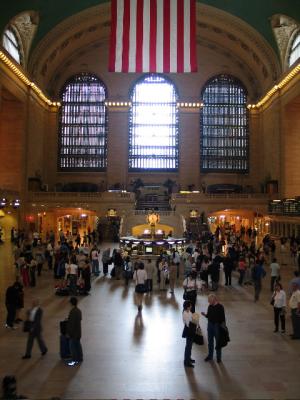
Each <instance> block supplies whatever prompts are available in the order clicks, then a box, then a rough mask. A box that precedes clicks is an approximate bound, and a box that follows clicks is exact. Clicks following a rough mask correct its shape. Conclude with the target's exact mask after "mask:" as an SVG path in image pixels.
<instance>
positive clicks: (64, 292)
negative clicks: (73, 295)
mask: <svg viewBox="0 0 300 400" xmlns="http://www.w3.org/2000/svg"><path fill="white" fill-rule="evenodd" d="M55 294H56V296H69V295H70V290H69V288H68V287H65V288H57V289H55Z"/></svg>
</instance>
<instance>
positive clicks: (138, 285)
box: [135, 283, 147, 293]
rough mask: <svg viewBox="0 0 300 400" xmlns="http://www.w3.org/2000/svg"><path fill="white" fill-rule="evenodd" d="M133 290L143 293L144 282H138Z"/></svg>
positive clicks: (145, 290) (144, 289)
mask: <svg viewBox="0 0 300 400" xmlns="http://www.w3.org/2000/svg"><path fill="white" fill-rule="evenodd" d="M135 292H136V293H145V292H147V288H146V285H145V284H144V283H139V284H137V285H136V287H135Z"/></svg>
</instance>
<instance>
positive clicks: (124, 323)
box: [0, 243, 300, 400]
mask: <svg viewBox="0 0 300 400" xmlns="http://www.w3.org/2000/svg"><path fill="white" fill-rule="evenodd" d="M280 256H281V257H283V261H284V262H285V263H287V265H284V266H283V271H282V276H283V282H284V284H285V286H287V282H288V280H289V279H290V278H291V277H292V271H293V269H294V268H293V265H292V262H291V260H290V258H289V256H288V255H283V256H282V255H280ZM268 269H269V268H268V267H267V270H268ZM13 276H14V270H13V267H12V257H11V246H10V244H9V243H7V244H4V245H1V246H0V290H1V293H0V294H1V305H0V311H1V317H2V321H3V324H2V326H3V328H0V377H3V376H4V375H6V374H14V375H16V377H17V381H18V392H19V393H21V394H24V395H26V396H28V397H29V398H32V399H50V398H51V397H54V396H56V397H60V398H61V399H201V400H202V399H203V400H205V399H210V400H214V399H216V400H217V399H236V400H237V399H253V400H254V399H257V400H258V399H300V378H299V368H300V341H292V340H290V338H289V335H288V334H289V333H290V332H291V322H290V317H289V316H288V321H287V333H286V334H275V333H273V329H274V327H273V313H272V307H271V306H270V304H269V303H270V291H269V280H270V279H269V271H268V276H267V277H266V278H265V282H264V290H263V293H262V296H261V300H260V301H259V302H258V303H254V302H253V288H252V287H240V286H238V285H237V283H236V279H235V280H234V284H233V287H232V288H221V289H220V290H219V292H218V294H219V297H220V300H221V301H222V303H223V304H224V306H225V309H226V315H227V323H228V327H229V330H230V336H231V342H230V343H229V345H228V346H227V347H226V348H225V349H224V352H223V363H222V364H217V363H216V362H211V363H205V362H204V361H203V359H204V358H205V356H206V354H207V341H206V321H205V319H202V320H201V327H202V329H203V332H204V336H205V345H204V346H196V345H194V347H193V358H195V360H196V364H195V368H194V369H185V368H184V367H183V351H184V340H183V339H182V338H181V333H182V321H181V307H182V289H181V288H178V289H176V291H175V296H173V297H172V296H171V295H170V294H169V293H162V292H159V291H158V290H155V292H154V293H153V294H152V295H147V296H146V297H145V305H144V309H143V312H142V317H139V316H138V315H137V310H136V306H135V304H134V288H133V285H131V286H130V287H129V289H125V288H124V286H123V282H122V281H114V280H111V279H110V278H103V277H100V278H98V279H97V280H95V281H94V282H93V289H92V292H91V295H90V296H87V297H84V298H80V304H79V307H80V308H81V310H82V312H83V337H82V345H83V351H84V362H83V363H82V365H80V366H76V367H68V366H66V365H65V364H64V363H63V362H62V361H61V360H60V358H59V333H58V332H59V329H58V324H59V321H60V320H61V319H63V318H65V317H66V316H67V314H68V311H69V308H70V307H69V303H68V298H64V297H56V296H54V291H53V287H54V281H53V279H52V275H51V274H50V273H49V272H48V271H43V276H42V277H41V278H40V279H39V281H38V284H37V287H36V288H29V289H26V293H25V308H28V307H29V305H30V303H31V300H32V298H33V297H36V296H37V297H39V298H40V299H41V304H42V307H43V309H44V337H45V341H46V343H47V346H48V348H49V352H48V354H47V355H46V356H45V357H41V355H40V352H39V350H38V347H37V345H36V344H35V345H34V348H33V354H32V358H31V359H30V360H22V359H21V356H22V355H23V354H24V351H25V344H26V334H25V333H23V332H22V330H21V329H20V328H19V329H18V330H16V331H10V330H6V329H5V328H4V321H5V309H4V292H5V289H6V287H7V286H8V285H9V283H10V282H11V281H12V280H13ZM206 307H207V293H204V294H203V295H199V296H198V303H197V311H199V312H200V311H205V310H206Z"/></svg>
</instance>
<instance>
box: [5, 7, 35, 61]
mask: <svg viewBox="0 0 300 400" xmlns="http://www.w3.org/2000/svg"><path fill="white" fill-rule="evenodd" d="M38 24H39V14H38V13H37V12H36V11H24V12H22V13H21V14H18V15H17V16H16V17H14V18H13V19H12V20H11V21H10V22H9V25H12V26H13V27H14V29H15V31H16V32H17V34H18V38H19V40H20V43H21V52H22V58H23V64H24V66H26V65H27V62H28V56H29V51H30V47H31V44H32V41H33V38H34V35H35V33H36V31H37V28H38Z"/></svg>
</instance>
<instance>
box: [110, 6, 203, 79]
mask: <svg viewBox="0 0 300 400" xmlns="http://www.w3.org/2000/svg"><path fill="white" fill-rule="evenodd" d="M109 71H110V72H164V73H168V72H176V73H180V72H196V71H197V58H196V0H112V1H111V41H110V55H109Z"/></svg>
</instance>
